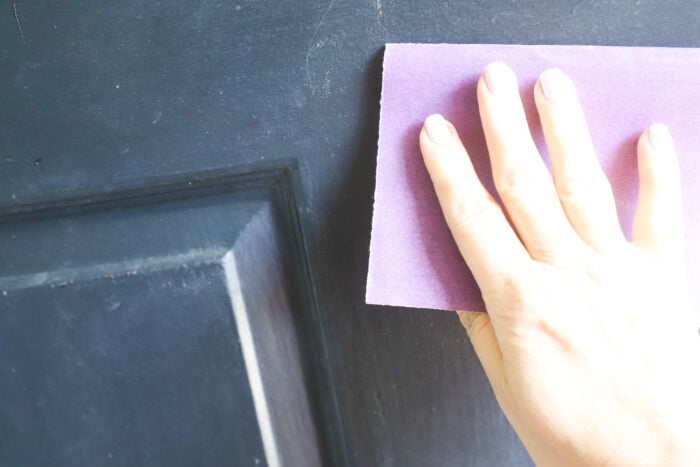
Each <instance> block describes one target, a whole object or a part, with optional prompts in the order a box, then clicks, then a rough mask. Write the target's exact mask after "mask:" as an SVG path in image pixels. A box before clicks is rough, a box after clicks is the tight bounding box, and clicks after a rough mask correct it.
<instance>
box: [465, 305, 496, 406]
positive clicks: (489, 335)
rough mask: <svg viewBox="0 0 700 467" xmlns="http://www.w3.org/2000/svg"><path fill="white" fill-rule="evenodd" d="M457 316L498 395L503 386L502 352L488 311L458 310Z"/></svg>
mask: <svg viewBox="0 0 700 467" xmlns="http://www.w3.org/2000/svg"><path fill="white" fill-rule="evenodd" d="M457 316H458V317H459V321H460V322H461V323H462V326H464V329H466V331H467V335H468V336H469V340H470V341H471V343H472V346H473V347H474V352H475V353H476V356H477V357H478V358H479V361H480V362H481V366H483V367H484V371H485V372H486V377H487V378H488V379H489V382H490V383H491V387H492V388H493V390H494V392H495V393H496V395H497V396H498V395H499V393H500V391H501V388H502V387H503V384H502V382H503V381H504V376H505V375H504V373H503V354H501V348H500V347H499V346H498V340H497V339H496V333H495V332H494V330H493V326H492V325H491V318H490V317H489V315H488V313H482V312H474V311H458V312H457Z"/></svg>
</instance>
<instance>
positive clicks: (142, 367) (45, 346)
mask: <svg viewBox="0 0 700 467" xmlns="http://www.w3.org/2000/svg"><path fill="white" fill-rule="evenodd" d="M699 23H700V11H699V10H698V8H697V7H696V6H693V4H692V2H683V1H679V2H654V1H644V0H642V1H639V0H637V1H620V2H609V3H608V2H581V1H565V2H555V3H553V2H548V1H544V0H542V1H536V2H521V1H505V0H499V1H494V2H482V1H473V2H447V3H445V2H422V1H407V2H406V1H402V2H398V1H396V2H394V1H388V0H382V1H380V0H366V1H353V2H339V1H325V2H315V1H300V2H290V1H247V0H241V1H231V2H229V1H215V0H194V1H192V0H187V1H185V0H182V1H180V0H164V1H152V2H108V1H102V0H90V1H88V0H72V1H68V0H17V1H10V0H5V1H4V2H2V3H1V4H0V465H3V466H4V465H7V466H16V465H69V466H77V465H86V466H87V465H89V466H94V465H149V466H152V465H168V466H170V465H240V466H245V465H272V466H277V465H285V466H314V465H348V466H350V465H353V466H354V465H358V466H380V465H381V466H383V465H386V466H426V465H435V466H457V465H503V466H505V465H527V464H529V460H528V457H527V455H526V453H525V451H524V450H523V448H522V446H521V445H520V444H519V442H518V441H517V438H516V437H515V435H514V433H513V432H512V431H511V429H510V428H509V427H508V425H507V423H506V421H505V419H504V418H503V416H502V415H501V414H500V412H499V410H498V407H497V405H496V403H495V401H494V399H493V396H492V394H491V392H490V389H489V387H488V385H487V382H486V380H485V377H484V375H483V373H482V371H481V369H480V367H479V365H478V362H477V360H476V358H475V356H474V354H473V352H472V350H471V347H470V345H469V343H468V341H467V339H466V337H465V335H464V333H463V331H462V330H461V329H460V328H459V326H458V323H457V320H456V318H455V317H454V316H453V315H452V314H451V313H444V312H429V311H418V310H397V309H388V308H381V307H368V306H365V305H364V304H363V295H364V276H365V274H366V268H367V248H368V242H369V226H370V216H371V199H372V190H373V175H374V160H375V151H376V139H377V122H378V113H379V106H378V102H379V87H380V80H381V75H380V73H381V53H382V45H383V44H384V43H385V42H469V43H474V42H476V43H479V42H501V43H571V44H581V43H583V44H620V45H661V46H690V47H692V46H698V45H700V32H699V29H698V27H697V25H698V24H699Z"/></svg>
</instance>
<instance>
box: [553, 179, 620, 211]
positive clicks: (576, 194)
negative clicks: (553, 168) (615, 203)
mask: <svg viewBox="0 0 700 467" xmlns="http://www.w3.org/2000/svg"><path fill="white" fill-rule="evenodd" d="M557 192H558V194H559V199H560V200H561V201H562V202H565V203H572V204H581V203H584V202H588V201H590V200H591V199H600V198H602V197H604V196H608V194H610V193H611V188H610V183H608V181H607V180H606V179H605V178H603V177H594V178H567V179H564V180H562V181H561V182H560V183H558V184H557Z"/></svg>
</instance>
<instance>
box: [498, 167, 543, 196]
mask: <svg viewBox="0 0 700 467" xmlns="http://www.w3.org/2000/svg"><path fill="white" fill-rule="evenodd" d="M495 183H496V190H497V191H498V195H499V196H500V197H501V199H502V200H503V202H504V203H507V204H514V203H516V204H517V203H520V202H522V200H523V198H524V197H525V196H527V195H529V194H531V193H533V192H534V191H539V190H540V189H541V187H542V182H541V180H539V177H536V176H535V174H534V173H532V171H525V170H508V171H504V172H503V173H502V174H500V176H499V177H498V178H496V179H495Z"/></svg>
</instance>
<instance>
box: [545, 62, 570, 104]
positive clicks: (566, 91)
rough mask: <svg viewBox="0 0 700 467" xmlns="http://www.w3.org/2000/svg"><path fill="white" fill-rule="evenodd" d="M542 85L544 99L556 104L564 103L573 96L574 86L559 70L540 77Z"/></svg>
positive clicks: (547, 72) (553, 70)
mask: <svg viewBox="0 0 700 467" xmlns="http://www.w3.org/2000/svg"><path fill="white" fill-rule="evenodd" d="M540 85H541V86H542V92H543V93H544V97H545V98H546V99H547V100H548V101H549V102H551V103H552V104H556V103H557V102H563V101H565V100H566V99H568V98H569V97H570V96H571V92H572V88H573V85H572V84H571V81H570V80H569V79H568V77H567V76H566V75H565V74H564V72H563V71H561V70H560V69H558V68H552V69H551V70H547V71H545V72H544V73H542V74H541V75H540Z"/></svg>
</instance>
